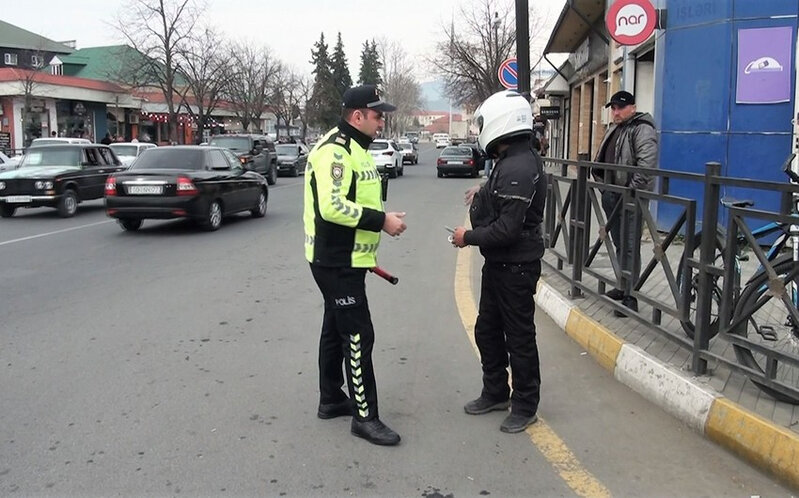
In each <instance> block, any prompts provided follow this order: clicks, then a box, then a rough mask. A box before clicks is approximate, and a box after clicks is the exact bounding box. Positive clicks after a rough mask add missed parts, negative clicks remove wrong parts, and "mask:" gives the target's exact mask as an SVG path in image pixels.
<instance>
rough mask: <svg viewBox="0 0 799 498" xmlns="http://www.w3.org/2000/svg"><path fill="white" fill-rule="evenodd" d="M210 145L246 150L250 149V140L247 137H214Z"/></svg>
mask: <svg viewBox="0 0 799 498" xmlns="http://www.w3.org/2000/svg"><path fill="white" fill-rule="evenodd" d="M208 145H213V146H215V147H224V148H226V149H233V150H238V151H245V152H246V151H248V150H250V140H249V139H248V138H247V137H214V138H212V139H211V142H210V143H209V144H208Z"/></svg>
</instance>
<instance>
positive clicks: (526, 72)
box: [516, 0, 532, 101]
mask: <svg viewBox="0 0 799 498" xmlns="http://www.w3.org/2000/svg"><path fill="white" fill-rule="evenodd" d="M516 64H517V68H518V81H519V83H518V86H517V90H518V91H519V93H521V94H522V95H524V97H525V98H526V99H527V100H529V101H532V96H531V95H530V11H529V10H528V8H527V0H516Z"/></svg>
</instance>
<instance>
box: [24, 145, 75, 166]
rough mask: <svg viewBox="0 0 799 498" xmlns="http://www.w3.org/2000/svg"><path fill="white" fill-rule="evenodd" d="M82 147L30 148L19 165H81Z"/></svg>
mask: <svg viewBox="0 0 799 498" xmlns="http://www.w3.org/2000/svg"><path fill="white" fill-rule="evenodd" d="M81 150H82V149H81V148H80V147H41V148H35V149H29V150H28V153H27V154H25V156H24V157H23V158H22V162H20V164H19V167H20V168H25V167H27V166H80V158H81Z"/></svg>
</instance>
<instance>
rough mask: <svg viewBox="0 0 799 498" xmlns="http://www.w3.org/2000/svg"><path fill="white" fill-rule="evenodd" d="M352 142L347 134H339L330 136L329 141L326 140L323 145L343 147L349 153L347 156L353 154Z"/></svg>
mask: <svg viewBox="0 0 799 498" xmlns="http://www.w3.org/2000/svg"><path fill="white" fill-rule="evenodd" d="M350 140H352V139H351V138H350V137H348V136H347V135H346V134H344V133H342V132H338V133H334V134H332V135H330V137H329V138H328V139H327V140H325V141H324V142H323V143H322V145H327V144H335V145H340V146H341V147H344V150H346V151H347V154H352V150H351V149H350Z"/></svg>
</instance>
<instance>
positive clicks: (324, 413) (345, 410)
mask: <svg viewBox="0 0 799 498" xmlns="http://www.w3.org/2000/svg"><path fill="white" fill-rule="evenodd" d="M354 413H355V405H353V404H352V401H350V400H346V401H342V402H341V403H328V404H324V405H323V404H321V403H320V404H319V410H318V411H317V412H316V416H317V417H319V418H321V419H325V420H327V419H330V418H336V417H349V416H351V415H352V414H354Z"/></svg>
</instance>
